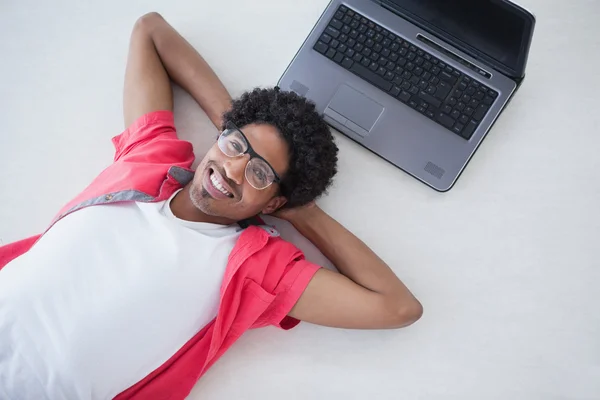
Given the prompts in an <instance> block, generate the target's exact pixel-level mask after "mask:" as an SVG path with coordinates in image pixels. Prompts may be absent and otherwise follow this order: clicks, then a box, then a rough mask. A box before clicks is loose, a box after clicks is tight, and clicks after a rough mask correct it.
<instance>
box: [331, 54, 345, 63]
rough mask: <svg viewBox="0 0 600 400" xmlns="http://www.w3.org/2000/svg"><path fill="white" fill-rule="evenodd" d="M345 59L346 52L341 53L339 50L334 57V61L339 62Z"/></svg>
mask: <svg viewBox="0 0 600 400" xmlns="http://www.w3.org/2000/svg"><path fill="white" fill-rule="evenodd" d="M343 59H344V53H341V52H339V51H338V52H337V53H336V55H335V57H333V61H335V62H336V63H338V64H339V63H341V62H342V60H343Z"/></svg>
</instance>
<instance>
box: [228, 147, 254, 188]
mask: <svg viewBox="0 0 600 400" xmlns="http://www.w3.org/2000/svg"><path fill="white" fill-rule="evenodd" d="M248 161H250V155H249V154H244V155H243V156H242V157H236V158H231V159H229V160H227V161H226V162H225V164H224V165H223V167H224V168H225V175H227V178H229V179H231V180H232V181H234V182H235V183H236V184H238V185H241V184H242V183H244V174H245V173H246V165H248Z"/></svg>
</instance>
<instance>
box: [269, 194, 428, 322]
mask: <svg viewBox="0 0 600 400" xmlns="http://www.w3.org/2000/svg"><path fill="white" fill-rule="evenodd" d="M279 216H281V217H282V218H285V219H287V220H288V221H290V222H291V223H292V224H293V225H294V227H296V229H297V230H298V231H299V232H300V233H301V234H302V235H304V236H305V237H306V238H308V239H309V240H310V241H311V242H312V243H314V244H315V245H316V246H317V247H318V248H319V250H320V251H321V252H322V253H323V254H324V255H325V256H326V257H327V258H328V259H329V260H331V262H333V264H334V265H335V266H336V268H337V269H338V270H339V271H340V273H337V272H333V271H329V270H327V269H324V268H322V269H320V270H319V271H318V272H317V273H316V274H315V276H314V277H313V279H312V280H311V281H310V283H309V284H308V286H307V288H306V290H305V291H304V293H303V294H302V296H301V297H300V299H299V300H298V302H297V303H296V305H295V306H294V308H293V309H292V310H291V312H290V314H289V315H290V316H291V317H294V318H297V319H299V320H302V321H307V322H311V323H314V324H318V325H326V326H332V327H338V328H358V329H381V328H400V327H404V326H407V325H410V324H412V323H413V322H415V321H416V320H418V319H419V318H420V317H421V315H422V313H423V308H422V306H421V304H420V303H419V301H418V300H417V299H416V298H415V297H414V296H413V295H412V293H411V292H410V291H409V290H408V289H407V288H406V286H404V284H403V283H402V281H400V279H398V277H397V276H396V275H395V274H394V272H392V270H391V269H390V268H389V267H388V266H387V265H386V264H385V263H384V262H383V261H382V260H381V259H380V258H379V257H378V256H377V255H376V254H375V253H373V251H372V250H371V249H369V248H368V247H367V246H366V245H365V244H364V243H363V242H362V241H361V240H360V239H358V238H357V237H356V236H354V235H353V234H352V233H350V232H349V231H348V230H347V229H346V228H344V227H343V226H342V225H341V224H340V223H338V222H337V221H336V220H334V219H333V218H332V217H330V216H329V215H328V214H326V213H325V212H324V211H323V210H321V209H320V208H319V207H317V206H316V205H314V206H308V207H306V208H303V209H300V210H286V211H284V212H282V213H280V214H279Z"/></svg>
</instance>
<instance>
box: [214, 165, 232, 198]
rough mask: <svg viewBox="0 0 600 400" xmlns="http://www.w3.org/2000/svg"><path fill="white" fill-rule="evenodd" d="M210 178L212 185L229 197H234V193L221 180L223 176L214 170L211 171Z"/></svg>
mask: <svg viewBox="0 0 600 400" xmlns="http://www.w3.org/2000/svg"><path fill="white" fill-rule="evenodd" d="M209 174H210V175H209V180H210V183H211V184H212V186H213V187H214V188H215V189H216V190H218V191H219V192H221V193H223V194H224V195H225V196H227V197H229V198H233V194H232V193H231V192H230V191H229V190H227V189H226V188H225V184H224V183H223V182H222V181H221V179H222V178H221V177H220V176H218V174H217V173H215V171H214V170H212V169H211V170H210V171H209Z"/></svg>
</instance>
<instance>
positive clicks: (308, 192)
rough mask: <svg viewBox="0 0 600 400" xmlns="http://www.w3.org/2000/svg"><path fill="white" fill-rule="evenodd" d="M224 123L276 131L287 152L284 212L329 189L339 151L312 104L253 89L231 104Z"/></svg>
mask: <svg viewBox="0 0 600 400" xmlns="http://www.w3.org/2000/svg"><path fill="white" fill-rule="evenodd" d="M223 121H225V122H226V121H231V122H233V123H234V124H235V125H237V126H239V127H243V126H244V125H248V124H253V123H258V124H260V123H264V124H270V125H272V126H274V127H275V128H277V130H278V131H279V133H280V134H281V137H282V138H283V139H284V140H285V141H286V142H287V144H288V147H289V149H290V154H289V159H290V161H289V166H288V170H287V172H286V174H285V175H284V176H282V177H281V183H280V192H281V195H282V196H285V197H286V198H287V203H286V206H285V207H286V208H291V207H298V206H302V205H305V204H307V203H310V202H311V201H313V200H315V199H316V198H317V197H319V196H320V195H322V194H323V193H325V192H326V190H327V188H328V187H329V186H330V185H331V183H332V179H333V176H334V175H335V174H336V172H337V153H338V148H337V146H336V145H335V142H334V139H333V135H332V134H331V132H330V131H329V128H328V126H327V124H326V123H325V121H324V120H323V118H322V117H321V115H319V113H318V112H317V111H316V109H315V104H314V103H313V102H312V101H309V100H307V99H306V98H304V97H302V96H299V95H297V94H296V93H294V92H287V91H282V90H280V89H279V88H278V87H275V88H270V89H261V88H256V89H254V90H252V91H249V92H246V93H244V94H243V95H242V96H241V97H240V98H239V99H237V100H234V101H233V106H232V108H231V109H230V110H229V111H227V112H226V113H225V114H224V115H223Z"/></svg>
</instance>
